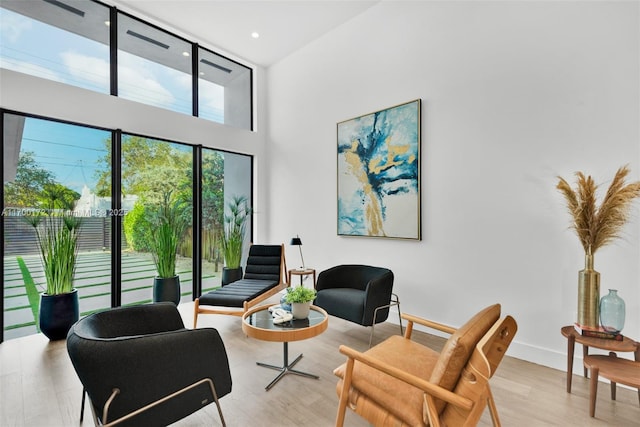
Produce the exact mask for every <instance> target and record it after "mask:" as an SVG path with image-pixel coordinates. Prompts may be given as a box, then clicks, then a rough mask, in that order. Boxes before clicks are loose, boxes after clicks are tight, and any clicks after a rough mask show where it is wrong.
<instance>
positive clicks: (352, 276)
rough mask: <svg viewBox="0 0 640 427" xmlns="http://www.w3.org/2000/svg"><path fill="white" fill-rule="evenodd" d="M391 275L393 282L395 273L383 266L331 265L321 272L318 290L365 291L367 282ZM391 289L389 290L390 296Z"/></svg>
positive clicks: (317, 285)
mask: <svg viewBox="0 0 640 427" xmlns="http://www.w3.org/2000/svg"><path fill="white" fill-rule="evenodd" d="M385 275H386V276H389V275H390V276H391V281H392V283H393V273H392V272H391V270H389V269H387V268H383V267H374V266H371V265H361V264H342V265H337V266H335V267H331V268H329V269H327V270H324V271H322V272H320V274H319V275H318V280H317V284H316V289H317V290H322V289H324V288H325V287H327V288H354V289H359V290H361V291H364V290H365V289H366V287H367V284H368V283H369V282H370V281H371V280H372V279H376V278H380V277H381V276H385ZM390 294H391V291H389V296H390Z"/></svg>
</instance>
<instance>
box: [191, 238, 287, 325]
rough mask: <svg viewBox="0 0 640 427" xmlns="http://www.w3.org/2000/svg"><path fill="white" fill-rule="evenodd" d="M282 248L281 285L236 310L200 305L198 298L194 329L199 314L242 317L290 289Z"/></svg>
mask: <svg viewBox="0 0 640 427" xmlns="http://www.w3.org/2000/svg"><path fill="white" fill-rule="evenodd" d="M281 246H282V252H281V255H280V283H278V285H277V286H275V287H273V288H271V289H269V290H267V291H265V292H263V293H261V294H260V295H258V296H257V297H255V298H253V299H251V300H248V301H245V302H244V304H243V307H242V308H234V307H226V308H225V307H222V306H205V305H200V298H196V299H195V301H194V303H195V305H194V309H193V327H194V328H195V327H196V326H197V324H198V315H199V314H226V315H230V316H242V315H244V314H245V313H246V312H247V311H249V309H250V308H252V307H254V306H256V305H258V304H260V303H261V302H262V301H264V300H266V299H267V298H270V297H272V296H273V295H276V294H277V293H278V292H280V291H282V290H284V289H286V288H287V287H289V286H290V284H289V283H287V274H286V271H287V261H286V258H285V256H284V244H282V245H281Z"/></svg>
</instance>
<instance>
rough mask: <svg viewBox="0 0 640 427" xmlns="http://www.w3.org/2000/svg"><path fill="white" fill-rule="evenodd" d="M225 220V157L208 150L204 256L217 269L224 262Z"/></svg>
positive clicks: (204, 179)
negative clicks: (223, 234) (223, 236)
mask: <svg viewBox="0 0 640 427" xmlns="http://www.w3.org/2000/svg"><path fill="white" fill-rule="evenodd" d="M223 220H224V157H223V155H222V154H221V153H219V152H217V151H213V150H206V151H204V153H203V156H202V256H203V258H204V259H205V260H207V261H211V262H214V264H215V271H218V266H219V264H220V263H222V255H221V251H220V249H219V248H220V244H221V243H220V241H219V238H220V235H221V233H222V224H223Z"/></svg>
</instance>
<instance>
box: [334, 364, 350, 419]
mask: <svg viewBox="0 0 640 427" xmlns="http://www.w3.org/2000/svg"><path fill="white" fill-rule="evenodd" d="M353 364H354V360H353V359H351V358H349V359H347V366H346V369H345V373H344V378H343V379H342V391H341V392H340V403H339V404H338V415H337V416H336V427H343V426H344V416H345V412H346V411H347V401H348V400H349V389H350V388H351V374H352V373H353Z"/></svg>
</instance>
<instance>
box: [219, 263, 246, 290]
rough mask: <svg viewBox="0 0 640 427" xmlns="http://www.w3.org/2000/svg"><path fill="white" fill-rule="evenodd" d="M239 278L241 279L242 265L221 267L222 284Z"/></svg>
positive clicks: (224, 284)
mask: <svg viewBox="0 0 640 427" xmlns="http://www.w3.org/2000/svg"><path fill="white" fill-rule="evenodd" d="M240 279H242V267H238V268H227V267H223V268H222V277H221V279H220V282H221V283H222V286H226V285H228V284H229V283H233V282H235V281H236V280H240Z"/></svg>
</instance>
